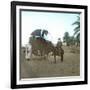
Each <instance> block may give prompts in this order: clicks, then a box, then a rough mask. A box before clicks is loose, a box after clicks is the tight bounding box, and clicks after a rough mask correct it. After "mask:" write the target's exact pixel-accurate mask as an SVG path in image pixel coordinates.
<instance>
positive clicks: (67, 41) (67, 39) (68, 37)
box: [63, 32, 70, 46]
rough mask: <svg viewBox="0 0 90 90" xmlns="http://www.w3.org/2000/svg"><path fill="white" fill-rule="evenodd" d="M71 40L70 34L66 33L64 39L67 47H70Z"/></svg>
mask: <svg viewBox="0 0 90 90" xmlns="http://www.w3.org/2000/svg"><path fill="white" fill-rule="evenodd" d="M69 39H70V36H69V33H68V32H65V33H64V37H63V41H64V42H66V45H67V46H69Z"/></svg>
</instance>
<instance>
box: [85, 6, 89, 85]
mask: <svg viewBox="0 0 90 90" xmlns="http://www.w3.org/2000/svg"><path fill="white" fill-rule="evenodd" d="M84 10H85V12H84V15H85V17H84V18H85V22H84V25H85V28H84V35H85V41H84V42H85V43H84V44H85V45H84V51H85V52H84V55H85V58H84V60H85V62H84V63H85V64H84V65H85V69H84V70H85V72H84V76H85V77H84V80H85V84H88V6H85V8H84Z"/></svg>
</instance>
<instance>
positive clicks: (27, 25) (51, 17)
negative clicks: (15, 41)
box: [21, 11, 78, 46]
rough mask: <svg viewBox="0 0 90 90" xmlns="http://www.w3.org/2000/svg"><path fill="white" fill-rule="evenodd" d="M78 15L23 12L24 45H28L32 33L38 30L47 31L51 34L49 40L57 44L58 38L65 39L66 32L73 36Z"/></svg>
mask: <svg viewBox="0 0 90 90" xmlns="http://www.w3.org/2000/svg"><path fill="white" fill-rule="evenodd" d="M77 16H78V14H72V13H53V12H52V13H51V12H32V11H22V37H21V39H22V45H23V46H24V45H25V44H27V43H28V41H29V37H30V34H31V32H32V31H34V30H36V29H42V30H43V29H46V30H48V32H49V35H48V38H47V39H49V40H51V41H52V42H53V43H56V42H57V40H58V38H61V40H62V38H63V35H64V33H65V32H69V34H70V35H73V33H74V32H73V29H74V28H75V26H73V25H72V23H73V22H75V21H76V20H77Z"/></svg>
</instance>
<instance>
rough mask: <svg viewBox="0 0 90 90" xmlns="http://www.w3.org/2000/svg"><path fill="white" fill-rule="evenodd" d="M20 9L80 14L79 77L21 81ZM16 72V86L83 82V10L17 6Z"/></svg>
mask: <svg viewBox="0 0 90 90" xmlns="http://www.w3.org/2000/svg"><path fill="white" fill-rule="evenodd" d="M20 9H33V10H34V9H35V10H50V11H69V12H81V16H80V20H81V21H80V22H81V23H80V76H68V77H49V78H48V77H47V78H33V79H30V78H28V79H21V80H20V69H19V67H20V66H19V65H20V64H19V45H20V43H19V42H20V38H19V35H20V32H19V20H20V19H19V11H20ZM16 32H17V33H16V35H17V36H16V44H17V48H16V51H17V52H16V53H17V55H16V56H17V58H16V62H17V63H16V65H17V67H16V71H17V78H16V79H17V80H16V81H17V82H16V83H17V85H21V84H36V83H38V84H39V83H53V82H72V81H84V10H82V9H69V8H51V7H49V8H48V7H33V6H17V7H16Z"/></svg>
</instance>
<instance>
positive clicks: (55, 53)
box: [20, 10, 80, 79]
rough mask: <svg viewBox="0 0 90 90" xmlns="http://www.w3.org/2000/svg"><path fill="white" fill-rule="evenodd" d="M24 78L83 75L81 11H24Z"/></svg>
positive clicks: (22, 13) (21, 58)
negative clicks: (81, 73)
mask: <svg viewBox="0 0 90 90" xmlns="http://www.w3.org/2000/svg"><path fill="white" fill-rule="evenodd" d="M21 21H22V23H21V50H20V51H21V56H20V64H21V66H20V67H21V70H20V75H21V79H22V78H40V77H64V76H79V75H80V13H72V12H71V13H70V12H69V13H68V12H58V13H57V12H43V11H38V10H37V11H29V10H28V11H26V10H25V11H24V10H22V11H21Z"/></svg>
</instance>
